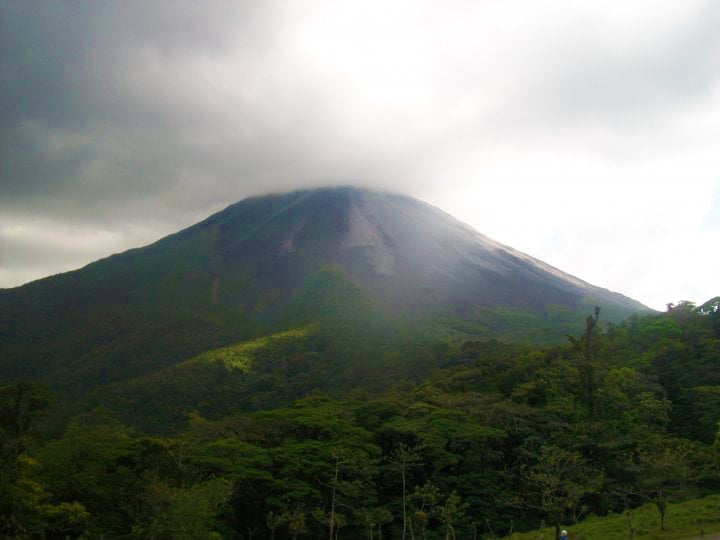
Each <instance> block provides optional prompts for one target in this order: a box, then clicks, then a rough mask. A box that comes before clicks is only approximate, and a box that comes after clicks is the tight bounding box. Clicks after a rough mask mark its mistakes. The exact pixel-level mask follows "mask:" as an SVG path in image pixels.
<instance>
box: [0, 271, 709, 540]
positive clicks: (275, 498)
mask: <svg viewBox="0 0 720 540" xmlns="http://www.w3.org/2000/svg"><path fill="white" fill-rule="evenodd" d="M330 273H331V274H332V271H331V270H330ZM322 279H330V280H331V281H332V280H333V279H335V278H334V277H332V275H329V276H326V277H323V278H322ZM342 288H345V285H343V286H342V287H341V289H342ZM344 290H345V293H348V294H351V295H352V294H354V293H352V289H351V288H350V289H348V288H345V289H344ZM345 293H343V294H345ZM341 297H342V294H340V295H339V296H337V297H336V298H341ZM327 305H331V304H327ZM713 313H714V312H713V311H709V310H708V309H707V306H705V307H701V308H695V307H692V306H690V305H687V304H681V305H680V306H678V307H675V308H673V309H672V310H671V311H669V312H667V313H664V314H660V315H651V316H645V317H633V318H631V319H629V320H628V321H626V322H623V323H620V324H612V325H609V327H608V328H607V330H606V331H603V330H602V318H600V319H598V314H597V313H595V314H593V315H592V316H591V317H590V318H588V319H587V325H586V328H585V332H584V333H582V334H581V336H580V337H577V338H576V337H573V339H571V340H570V341H571V343H569V344H566V345H557V346H554V347H551V348H537V347H533V346H530V345H522V344H510V343H507V342H502V341H498V340H496V339H482V338H480V337H479V336H476V337H474V338H473V339H466V340H465V341H450V342H445V344H444V345H443V344H442V343H443V342H442V341H438V340H437V339H436V336H435V335H431V336H424V337H423V336H414V335H413V334H412V332H411V331H410V330H408V328H404V327H403V326H402V324H398V325H397V326H394V327H390V328H384V331H380V330H374V329H373V328H374V327H373V324H372V322H368V323H367V324H368V326H366V329H367V331H368V333H367V336H368V339H367V340H362V339H360V338H358V337H357V336H356V335H354V334H353V331H352V330H353V329H355V328H357V326H356V324H357V320H354V321H352V320H346V321H345V322H342V321H340V322H337V320H336V322H335V324H334V325H323V324H321V323H318V324H315V325H305V326H296V327H294V329H292V330H287V331H280V332H275V333H272V334H269V335H266V336H264V337H260V338H253V339H247V340H240V341H237V342H233V343H230V344H226V345H225V346H224V347H220V348H212V349H209V350H206V351H204V352H202V353H201V354H198V355H195V356H193V357H191V358H190V359H189V360H185V361H183V362H181V363H178V364H177V365H174V366H171V367H167V368H165V369H164V370H161V371H159V372H157V373H155V374H147V375H144V376H142V377H139V378H134V379H131V380H128V381H124V382H121V383H117V384H114V385H110V386H106V387H104V389H103V391H102V392H98V393H97V394H95V395H94V397H93V399H92V402H93V403H94V404H102V407H100V408H96V409H94V410H91V411H89V412H85V413H82V414H79V415H76V416H75V417H74V418H73V419H72V420H71V421H70V422H68V423H67V425H66V426H65V427H64V429H63V430H62V433H61V434H59V435H58V436H57V437H54V438H52V437H51V438H50V439H49V440H48V439H47V438H46V436H45V434H46V433H48V428H47V426H46V425H45V423H44V422H45V421H46V418H47V413H48V412H49V405H50V403H51V400H50V397H49V394H48V391H47V388H45V387H43V386H40V385H38V384H36V383H17V384H13V385H7V386H4V387H2V389H0V420H2V424H1V425H2V432H1V434H2V451H3V469H2V471H3V472H2V475H3V476H2V483H1V484H0V489H1V490H2V497H1V498H0V501H1V502H0V510H1V512H2V513H1V515H0V517H1V521H0V525H1V526H2V527H3V529H2V531H3V534H6V535H12V534H15V535H17V534H19V535H30V536H32V535H36V536H39V535H43V534H44V535H46V536H48V537H53V536H55V537H57V536H69V537H78V536H80V535H81V534H85V535H86V536H93V537H95V536H99V535H100V534H105V535H106V536H108V537H126V538H238V539H239V538H250V537H251V536H252V538H255V539H268V538H276V539H278V540H281V539H286V538H328V537H330V536H332V537H333V538H369V537H372V538H380V536H381V535H382V537H383V538H402V537H403V535H404V536H405V537H406V539H407V538H416V539H433V538H473V537H474V535H477V538H481V537H482V536H483V535H484V536H485V537H490V536H491V535H497V534H502V533H503V532H505V531H508V530H509V529H511V528H512V529H513V530H516V531H517V530H521V529H530V528H534V527H537V526H539V525H540V524H541V523H543V522H544V523H545V524H552V525H553V526H554V528H557V527H559V526H560V525H561V524H564V525H563V526H566V525H570V524H572V523H574V522H575V521H576V520H582V519H583V518H584V517H586V516H588V515H590V514H600V515H603V514H607V513H608V512H610V511H614V512H626V513H629V514H628V515H631V514H632V511H633V509H634V508H636V507H637V506H639V505H641V504H643V503H645V502H651V503H653V504H654V505H655V507H656V508H657V510H658V515H660V516H662V523H663V524H665V523H669V522H671V520H672V514H670V515H668V516H667V517H666V509H667V507H668V504H669V503H670V502H671V501H676V500H680V499H686V498H690V497H693V496H695V495H700V494H703V493H708V492H714V491H718V490H720V478H719V477H718V475H717V470H718V464H719V461H718V457H717V453H716V448H715V447H713V446H711V443H713V442H714V441H715V440H716V436H717V432H718V422H719V421H720V398H719V397H718V396H720V391H719V390H718V388H720V367H718V366H720V358H719V357H718V351H720V343H719V342H718V339H717V337H716V336H715V332H714V320H713ZM384 320H388V319H384ZM380 326H382V325H380ZM413 331H414V330H413ZM363 337H365V336H363ZM366 357H370V358H372V361H368V362H367V363H365V364H364V365H361V364H360V363H359V362H358V358H366ZM313 387H320V388H322V390H317V389H316V390H314V389H313ZM128 425H131V426H132V427H128ZM618 493H622V494H624V497H618V496H617V494H618ZM403 531H404V533H403Z"/></svg>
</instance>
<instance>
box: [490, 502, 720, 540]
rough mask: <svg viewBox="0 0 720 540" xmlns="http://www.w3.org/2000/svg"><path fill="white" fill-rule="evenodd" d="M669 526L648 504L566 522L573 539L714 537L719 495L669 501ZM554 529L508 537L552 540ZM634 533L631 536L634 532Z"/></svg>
mask: <svg viewBox="0 0 720 540" xmlns="http://www.w3.org/2000/svg"><path fill="white" fill-rule="evenodd" d="M667 513H668V517H667V525H666V530H665V531H661V530H660V518H659V515H658V511H657V508H655V506H654V505H652V504H646V505H643V506H641V507H639V508H634V509H632V510H631V511H630V512H624V513H622V514H612V515H608V516H605V517H590V518H588V519H585V520H583V521H582V522H580V523H578V524H575V525H564V527H566V529H567V531H568V533H569V534H570V538H572V539H573V540H594V539H603V540H627V539H628V538H635V539H636V540H693V539H699V538H704V537H710V538H715V537H716V536H715V535H713V534H712V533H718V532H720V496H718V495H712V496H709V497H703V498H702V499H692V500H689V501H684V502H678V503H669V504H668V510H667ZM554 533H555V531H554V530H553V529H548V528H546V529H538V530H535V531H530V532H526V533H517V534H511V535H510V536H506V537H504V538H505V540H539V539H541V538H542V539H545V540H549V539H551V538H553V535H554ZM631 534H632V536H631Z"/></svg>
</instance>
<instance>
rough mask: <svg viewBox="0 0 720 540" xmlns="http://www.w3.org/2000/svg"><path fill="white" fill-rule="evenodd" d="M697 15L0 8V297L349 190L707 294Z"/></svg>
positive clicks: (582, 273)
mask: <svg viewBox="0 0 720 540" xmlns="http://www.w3.org/2000/svg"><path fill="white" fill-rule="evenodd" d="M718 28H720V2H717V1H716V0H707V1H699V0H674V1H668V0H632V1H628V0H605V1H604V2H590V1H587V2H585V1H578V0H564V1H563V0H552V1H550V0H547V1H545V0H489V1H488V0H446V1H444V2H438V1H433V0H407V1H404V0H382V1H380V0H378V1H375V0H355V1H352V2H351V1H343V0H327V1H314V0H297V1H284V2H278V1H272V0H258V1H240V2H227V1H218V2H214V1H208V0H204V1H202V2H198V1H196V0H192V1H190V0H188V1H177V0H175V1H173V2H145V1H143V2H132V1H127V0H124V1H117V2H111V1H103V2H75V1H72V2H71V1H68V2H60V1H52V2H50V1H48V2H41V1H32V2H29V1H25V0H16V1H8V0H0V287H11V286H16V285H19V284H22V283H25V282H27V281H29V280H32V279H35V278H38V277H42V276H46V275H49V274H53V273H57V272H60V271H64V270H70V269H74V268H77V267H79V266H82V265H84V264H86V263H88V262H90V261H92V260H95V259H97V258H100V257H103V256H106V255H109V254H111V253H114V252H118V251H122V250H124V249H127V248H130V247H137V246H140V245H144V244H146V243H149V242H151V241H154V240H156V239H158V238H160V237H162V236H164V235H165V234H168V233H171V232H174V231H176V230H177V229H179V228H181V227H185V226H188V225H190V224H192V223H194V222H196V221H198V220H200V219H202V218H204V217H206V216H207V215H209V214H210V213H212V212H214V211H216V210H219V209H221V208H223V207H224V206H226V205H228V204H230V203H233V202H236V201H237V200H239V199H242V198H244V197H246V196H248V195H252V194H259V193H264V192H268V191H282V190H288V189H294V188H299V187H310V186H319V185H332V184H358V185H362V186H367V187H371V188H376V189H387V190H393V191H400V192H404V193H407V194H409V195H413V196H415V197H418V198H420V199H423V200H425V201H427V202H429V203H431V204H434V205H436V206H439V207H441V208H442V209H444V210H445V211H447V212H449V213H451V214H453V215H455V216H456V217H458V218H459V219H461V220H463V221H465V222H467V223H469V224H470V225H472V226H473V227H475V228H476V229H478V230H479V231H480V232H483V233H485V234H487V235H488V236H490V237H492V238H495V239H496V240H499V241H501V242H504V243H506V244H509V245H511V246H513V247H515V248H517V249H519V250H521V251H525V252H526V253H529V254H530V255H533V256H535V257H538V258H540V259H543V260H545V261H546V262H548V263H550V264H553V265H555V266H557V267H559V268H561V269H563V270H565V271H567V272H570V273H572V274H574V275H576V276H578V277H581V278H583V279H585V280H587V281H590V282H591V283H593V284H596V285H600V286H603V287H608V288H610V289H613V290H616V291H619V292H622V293H624V294H627V295H629V296H631V297H633V298H636V299H638V300H640V301H642V302H644V303H646V304H648V305H650V306H652V307H655V308H662V307H663V306H664V304H665V303H666V302H670V301H677V300H680V299H690V300H694V301H704V300H707V299H708V298H710V297H711V296H716V295H718V294H720V277H719V276H720V31H718Z"/></svg>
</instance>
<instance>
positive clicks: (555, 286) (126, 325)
mask: <svg viewBox="0 0 720 540" xmlns="http://www.w3.org/2000/svg"><path fill="white" fill-rule="evenodd" d="M595 304H598V305H601V306H602V307H603V310H604V311H603V313H604V316H605V319H606V320H615V321H617V320H621V319H622V318H624V317H625V316H627V315H630V314H632V313H637V312H647V311H648V310H647V308H645V307H644V306H642V305H641V304H639V303H638V302H635V301H633V300H631V299H629V298H626V297H624V296H622V295H620V294H617V293H613V292H610V291H608V290H606V289H602V288H599V287H595V286H592V285H590V284H588V283H585V282H583V281H582V280H580V279H578V278H575V277H573V276H570V275H568V274H566V273H564V272H562V271H560V270H558V269H555V268H553V267H551V266H549V265H547V264H545V263H543V262H541V261H539V260H537V259H534V258H532V257H530V256H528V255H525V254H522V253H520V252H518V251H516V250H514V249H512V248H510V247H508V246H504V245H502V244H499V243H498V242H495V241H493V240H491V239H489V238H487V237H485V236H484V235H482V234H480V233H478V232H476V231H474V230H473V229H471V228H470V227H468V226H467V225H465V224H463V223H461V222H459V221H457V220H456V219H454V218H452V217H451V216H449V215H447V214H445V213H444V212H442V211H440V210H438V209H437V208H434V207H432V206H430V205H428V204H426V203H423V202H420V201H418V200H416V199H412V198H410V197H405V196H401V195H394V194H387V193H376V192H371V191H367V190H361V189H355V188H334V189H318V190H310V191H298V192H293V193H288V194H282V195H268V196H264V197H253V198H249V199H245V200H243V201H241V202H239V203H237V204H234V205H232V206H230V207H228V208H227V209H225V210H223V211H221V212H219V213H217V214H215V215H213V216H211V217H209V218H208V219H206V220H204V221H202V222H201V223H198V224H196V225H194V226H192V227H189V228H188V229H185V230H183V231H181V232H179V233H177V234H174V235H171V236H168V237H166V238H163V239H162V240H160V241H158V242H156V243H154V244H152V245H150V246H147V247H144V248H140V249H133V250H130V251H127V252H125V253H122V254H119V255H113V256H111V257H108V258H107V259H103V260H101V261H98V262H95V263H92V264H90V265H88V266H86V267H84V268H82V269H80V270H77V271H73V272H68V273H65V274H60V275H57V276H53V277H50V278H46V279H42V280H39V281H35V282H32V283H29V284H27V285H25V286H22V287H18V288H14V289H4V290H0V379H5V380H11V379H14V378H19V377H26V378H28V377H29V378H39V379H42V380H45V381H48V382H49V383H50V384H51V385H52V386H53V387H54V388H55V389H56V390H59V391H61V392H64V393H70V394H72V393H75V394H78V395H81V394H84V393H85V392H87V391H89V390H92V389H95V388H98V387H101V386H103V385H107V384H115V383H118V382H120V381H124V380H131V379H134V378H137V377H144V376H147V375H149V374H152V373H155V372H159V371H160V370H164V369H166V368H169V367H171V366H173V365H176V364H179V363H181V362H183V361H186V360H188V359H190V358H193V357H194V356H197V355H199V354H201V353H203V352H205V351H208V350H213V349H219V348H222V347H227V346H231V345H233V344H237V343H240V342H243V341H247V340H253V339H258V338H261V337H263V336H268V335H272V334H276V333H278V332H283V331H288V330H292V329H294V328H299V327H304V326H307V325H319V326H320V327H323V328H325V330H326V331H327V332H329V333H332V334H334V335H340V334H344V335H346V336H348V337H349V341H350V342H352V341H353V340H352V338H351V337H350V336H357V335H359V334H362V336H363V341H364V342H365V344H364V345H363V346H362V347H360V348H361V349H362V348H364V349H365V350H369V351H374V353H373V354H374V355H375V356H377V355H376V353H377V351H378V350H385V349H387V347H388V343H398V337H399V336H401V335H402V336H405V338H406V339H408V340H411V339H417V338H420V340H421V341H423V340H424V341H425V342H426V345H427V347H429V348H432V346H434V344H436V343H439V342H445V341H453V340H456V341H457V340H461V339H466V338H468V337H473V336H474V337H478V338H483V339H485V338H488V337H491V336H495V337H501V338H502V337H505V338H509V339H515V340H518V339H519V340H522V341H527V342H546V343H547V342H553V341H557V340H562V339H564V338H563V336H564V335H565V334H566V333H568V332H574V331H576V330H577V329H578V328H580V327H581V326H582V320H583V317H584V315H585V313H586V312H587V311H588V310H589V309H590V306H592V305H595ZM400 341H402V340H400ZM350 346H351V348H353V349H354V348H357V343H351V345H350Z"/></svg>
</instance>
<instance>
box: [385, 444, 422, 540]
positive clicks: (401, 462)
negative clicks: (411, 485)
mask: <svg viewBox="0 0 720 540" xmlns="http://www.w3.org/2000/svg"><path fill="white" fill-rule="evenodd" d="M387 461H388V464H389V465H390V467H391V468H392V469H393V470H394V471H396V472H397V473H398V474H400V478H401V479H402V511H403V527H402V538H403V540H405V535H406V531H407V474H408V471H409V470H410V469H412V468H413V467H416V466H418V465H419V464H420V463H421V461H422V459H421V457H420V454H419V453H418V451H417V449H416V448H410V447H408V446H407V445H406V444H405V443H400V445H399V446H398V447H397V448H396V449H395V451H394V452H393V453H392V454H390V456H389V457H388V460H387Z"/></svg>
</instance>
